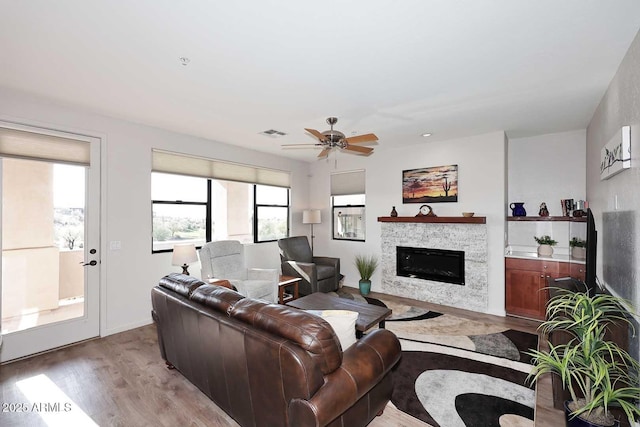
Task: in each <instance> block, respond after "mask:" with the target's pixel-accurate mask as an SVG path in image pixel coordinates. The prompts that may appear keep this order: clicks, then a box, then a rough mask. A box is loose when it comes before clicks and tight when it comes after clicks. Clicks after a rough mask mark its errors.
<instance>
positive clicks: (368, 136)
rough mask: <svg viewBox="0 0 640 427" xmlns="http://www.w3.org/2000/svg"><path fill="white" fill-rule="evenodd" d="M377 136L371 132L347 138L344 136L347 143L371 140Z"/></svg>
mask: <svg viewBox="0 0 640 427" xmlns="http://www.w3.org/2000/svg"><path fill="white" fill-rule="evenodd" d="M377 140H378V137H377V136H376V135H375V134H373V133H367V134H365V135H357V136H351V137H349V138H345V141H347V143H348V144H362V143H364V142H372V141H377Z"/></svg>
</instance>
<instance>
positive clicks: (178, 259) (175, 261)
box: [171, 243, 198, 274]
mask: <svg viewBox="0 0 640 427" xmlns="http://www.w3.org/2000/svg"><path fill="white" fill-rule="evenodd" d="M196 261H198V254H196V245H194V244H193V243H182V244H179V245H173V258H171V265H179V266H181V267H182V274H189V270H188V268H189V264H190V263H192V262H196Z"/></svg>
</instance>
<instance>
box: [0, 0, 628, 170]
mask: <svg viewBox="0 0 640 427" xmlns="http://www.w3.org/2000/svg"><path fill="white" fill-rule="evenodd" d="M0 11H1V12H0V86H5V87H9V88H14V89H18V90H23V91H26V92H30V93H35V94H39V95H42V96H45V97H47V98H51V99H54V100H57V101H58V102H62V103H65V104H73V105H78V106H81V107H84V108H86V109H89V110H92V111H95V112H98V113H101V114H105V115H109V116H112V117H117V118H121V119H126V120H129V121H133V122H138V123H144V124H148V125H152V126H156V127H160V128H164V129H169V130H173V131H177V132H181V133H186V134H191V135H196V136H200V137H204V138H208V139H212V140H216V141H221V142H225V143H229V144H235V145H241V146H245V147H250V148H253V149H256V150H261V151H265V152H271V153H276V154H279V155H285V156H289V157H293V158H297V159H302V160H307V161H313V160H314V159H315V156H316V155H317V154H318V151H316V150H307V149H304V150H301V149H298V150H293V149H289V150H282V149H281V147H280V145H281V144H290V143H312V142H313V141H314V140H313V139H311V137H310V136H309V135H308V134H306V133H305V131H304V130H303V128H305V127H307V128H313V129H318V130H320V131H323V130H326V129H328V125H327V124H326V123H325V119H326V117H328V116H337V117H339V122H338V124H337V125H336V129H338V130H341V131H343V132H344V133H345V134H347V136H350V135H352V134H360V133H368V132H374V133H376V134H377V135H378V137H379V138H380V141H379V144H378V145H377V146H376V153H374V155H376V154H377V153H380V151H382V150H386V149H392V148H394V147H400V146H407V145H411V144H421V143H427V142H429V141H434V140H444V139H451V138H456V137H463V136H468V135H476V134H481V133H485V132H491V131H495V130H505V131H506V132H507V135H508V136H509V137H511V138H514V137H515V138H517V137H524V136H532V135H538V134H545V133H553V132H560V131H567V130H575V129H583V128H585V127H586V125H587V124H588V122H589V120H590V119H591V116H592V114H593V112H594V110H595V108H596V106H597V104H598V102H599V101H600V99H601V97H602V95H603V94H604V92H605V90H606V88H607V85H608V84H609V82H610V81H611V79H612V78H613V76H614V74H615V71H616V70H617V68H618V66H619V64H620V61H621V60H622V58H623V57H624V54H625V53H626V51H627V49H628V48H629V46H630V44H631V41H632V40H633V38H634V36H635V35H636V33H637V32H638V29H639V28H640V1H638V0H607V1H604V0H603V1H597V0H562V1H558V0H456V1H452V0H430V1H429V0H403V1H392V0H351V1H336V0H324V1H293V0H291V1H283V0H280V1H278V0H270V1H265V0H260V1H258V0H254V1H231V0H225V1H213V0H200V1H196V0H173V1H171V0H164V1H160V0H135V1H132V0H57V1H50V0H29V1H26V0H23V1H18V0H0ZM180 57H188V58H190V60H191V62H190V63H189V64H188V65H187V66H183V65H182V64H181V62H180V60H179V58H180ZM267 129H276V130H279V131H283V132H286V133H287V134H288V135H287V136H284V137H280V138H273V137H266V136H263V135H260V134H259V132H261V131H264V130H267ZM424 132H432V133H433V136H432V137H431V138H426V139H425V138H422V137H421V136H420V135H421V134H422V133H424ZM378 155H379V154H378Z"/></svg>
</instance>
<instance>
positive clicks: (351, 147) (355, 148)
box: [344, 145, 373, 154]
mask: <svg viewBox="0 0 640 427" xmlns="http://www.w3.org/2000/svg"><path fill="white" fill-rule="evenodd" d="M344 149H345V150H347V151H356V152H358V153H362V154H371V152H372V151H373V148H369V147H360V146H358V145H347V146H346V147H344Z"/></svg>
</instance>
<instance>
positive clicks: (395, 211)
mask: <svg viewBox="0 0 640 427" xmlns="http://www.w3.org/2000/svg"><path fill="white" fill-rule="evenodd" d="M391 216H393V217H396V216H398V211H397V210H396V207H395V206H394V207H393V209H391Z"/></svg>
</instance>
